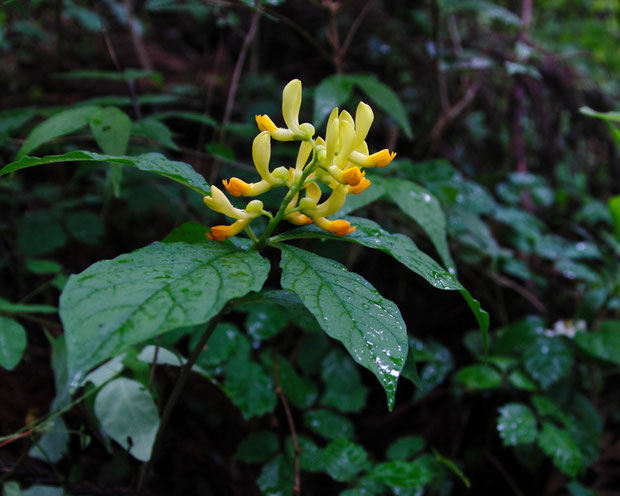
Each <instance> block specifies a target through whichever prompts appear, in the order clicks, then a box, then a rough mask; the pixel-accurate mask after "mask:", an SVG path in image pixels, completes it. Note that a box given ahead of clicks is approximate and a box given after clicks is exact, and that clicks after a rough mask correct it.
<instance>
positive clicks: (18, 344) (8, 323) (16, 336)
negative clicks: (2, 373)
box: [0, 306, 26, 370]
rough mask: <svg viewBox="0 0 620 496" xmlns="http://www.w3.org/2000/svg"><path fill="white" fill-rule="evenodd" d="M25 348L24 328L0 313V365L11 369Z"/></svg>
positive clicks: (20, 357)
mask: <svg viewBox="0 0 620 496" xmlns="http://www.w3.org/2000/svg"><path fill="white" fill-rule="evenodd" d="M1 310H2V307H1V306H0V311H1ZM25 349H26V330H25V329H24V328H23V327H22V326H21V324H19V323H18V322H16V321H15V320H13V319H9V318H8V317H3V316H2V315H0V367H2V368H5V369H7V370H13V369H14V368H15V367H16V366H17V364H18V363H19V361H20V360H21V359H22V355H23V354H24V350H25Z"/></svg>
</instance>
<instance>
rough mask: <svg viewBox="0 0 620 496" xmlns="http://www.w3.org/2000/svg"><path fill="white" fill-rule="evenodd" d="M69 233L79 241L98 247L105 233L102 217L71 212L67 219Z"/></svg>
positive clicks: (90, 213)
mask: <svg viewBox="0 0 620 496" xmlns="http://www.w3.org/2000/svg"><path fill="white" fill-rule="evenodd" d="M65 223H66V226H67V231H69V234H71V236H72V237H73V238H74V239H76V240H77V241H79V242H81V243H84V244H86V245H97V244H99V241H100V240H101V237H102V236H103V232H104V229H105V228H104V226H103V221H102V220H101V216H99V215H96V214H94V213H92V212H71V213H69V214H67V216H66V218H65Z"/></svg>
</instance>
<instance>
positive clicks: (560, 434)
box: [538, 422, 581, 477]
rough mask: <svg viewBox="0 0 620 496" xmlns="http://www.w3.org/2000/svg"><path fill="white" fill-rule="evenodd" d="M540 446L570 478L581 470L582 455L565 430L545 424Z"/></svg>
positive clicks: (540, 437)
mask: <svg viewBox="0 0 620 496" xmlns="http://www.w3.org/2000/svg"><path fill="white" fill-rule="evenodd" d="M538 445H539V446H540V448H541V449H542V450H543V451H544V452H545V453H546V454H547V455H548V456H550V457H551V458H552V460H553V463H554V464H555V465H556V467H558V468H559V469H560V470H561V471H562V472H564V473H565V474H566V475H568V476H569V477H576V476H577V474H579V471H580V470H581V454H580V453H579V448H578V447H577V444H576V443H575V441H574V440H573V438H572V437H571V436H570V435H569V434H568V433H567V432H566V431H564V430H562V429H559V428H558V427H556V426H555V425H553V424H550V423H548V422H544V423H543V426H542V432H541V433H540V435H539V436H538Z"/></svg>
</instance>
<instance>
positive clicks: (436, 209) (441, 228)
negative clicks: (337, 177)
mask: <svg viewBox="0 0 620 496" xmlns="http://www.w3.org/2000/svg"><path fill="white" fill-rule="evenodd" d="M386 190H387V197H388V198H389V199H390V200H391V201H392V202H393V203H394V204H395V205H396V206H397V207H398V208H400V209H401V210H402V211H403V213H404V214H405V215H407V216H408V217H410V218H411V219H413V220H414V221H415V222H416V223H417V224H418V225H419V226H420V227H421V228H422V229H423V230H424V232H425V233H426V234H427V235H428V237H429V238H430V240H431V241H432V242H433V245H434V246H435V249H436V250H437V253H438V254H439V256H440V258H441V260H442V262H443V264H444V265H445V266H446V267H447V268H448V270H449V271H450V273H451V274H456V269H455V268H454V261H453V260H452V256H451V255H450V249H449V248H448V240H447V237H446V217H445V215H444V213H443V210H442V209H441V206H440V205H439V201H437V198H435V197H434V196H433V195H431V194H430V193H429V192H428V191H426V190H425V189H424V188H421V187H420V186H418V185H417V184H415V183H412V182H411V181H406V180H404V179H389V180H387V181H386Z"/></svg>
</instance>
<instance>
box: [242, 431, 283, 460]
mask: <svg viewBox="0 0 620 496" xmlns="http://www.w3.org/2000/svg"><path fill="white" fill-rule="evenodd" d="M278 444H279V443H278V436H276V435H275V434H274V433H273V432H270V431H255V432H252V433H251V434H250V435H249V436H248V437H246V438H245V439H244V440H243V441H241V443H239V446H237V451H236V452H235V459H237V460H240V461H242V462H245V463H260V462H264V461H266V460H269V459H270V458H271V457H272V456H273V455H275V454H276V453H277V452H278Z"/></svg>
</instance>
